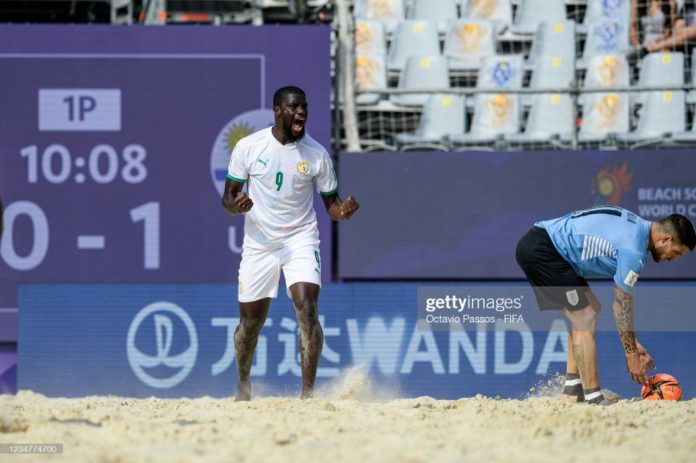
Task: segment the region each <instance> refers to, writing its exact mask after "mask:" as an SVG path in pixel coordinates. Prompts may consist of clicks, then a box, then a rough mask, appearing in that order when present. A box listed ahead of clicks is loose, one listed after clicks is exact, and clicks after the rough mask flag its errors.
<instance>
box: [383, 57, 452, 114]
mask: <svg viewBox="0 0 696 463" xmlns="http://www.w3.org/2000/svg"><path fill="white" fill-rule="evenodd" d="M398 88H399V89H409V88H411V89H424V90H441V91H443V92H444V91H446V90H447V89H449V88H450V81H449V69H448V68H447V60H446V59H445V58H444V57H442V56H411V57H409V58H408V59H407V60H406V66H405V67H404V70H403V71H402V72H401V75H400V76H399V85H398ZM427 99H428V94H427V93H412V94H394V95H391V98H390V100H391V102H392V103H394V104H397V105H402V106H418V105H423V104H425V102H426V101H427Z"/></svg>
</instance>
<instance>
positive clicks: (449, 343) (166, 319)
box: [19, 284, 696, 398]
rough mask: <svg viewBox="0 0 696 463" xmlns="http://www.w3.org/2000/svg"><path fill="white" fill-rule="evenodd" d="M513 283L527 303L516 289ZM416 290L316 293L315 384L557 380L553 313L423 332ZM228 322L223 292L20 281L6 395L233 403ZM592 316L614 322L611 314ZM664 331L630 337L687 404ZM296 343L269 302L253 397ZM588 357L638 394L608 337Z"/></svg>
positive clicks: (558, 337)
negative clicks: (352, 370) (352, 379)
mask: <svg viewBox="0 0 696 463" xmlns="http://www.w3.org/2000/svg"><path fill="white" fill-rule="evenodd" d="M599 286H602V285H599ZM512 287H513V289H514V290H515V291H519V292H520V294H522V295H523V297H527V298H531V297H532V296H531V293H530V290H529V288H528V286H527V285H525V284H514V285H512ZM604 288H605V289H607V290H609V291H610V290H611V287H610V286H609V285H604ZM417 289H418V286H417V285H416V284H340V285H336V284H332V285H327V286H325V287H324V288H323V289H322V293H321V298H320V314H321V315H322V317H323V326H324V334H325V340H326V341H325V346H324V351H323V352H322V359H321V363H320V368H319V371H318V377H319V383H322V382H326V381H329V380H331V379H332V378H336V377H337V376H339V375H340V374H341V372H342V371H344V370H345V368H347V367H349V366H351V365H355V364H361V365H365V366H366V367H367V368H368V369H369V374H370V376H371V377H372V378H373V379H374V380H375V382H376V383H377V384H380V383H382V385H383V386H385V387H387V386H388V387H390V388H393V390H394V391H395V392H396V391H398V393H399V394H401V395H404V396H419V395H430V396H433V397H436V398H458V397H462V396H471V395H474V394H477V393H481V394H485V395H489V396H495V395H499V396H502V397H513V398H521V397H524V396H526V394H527V393H528V392H529V390H530V388H532V387H534V386H535V385H536V384H538V383H540V382H542V381H545V380H547V379H549V378H550V377H552V376H553V375H554V374H555V373H557V372H560V373H564V372H565V344H564V343H565V342H566V328H565V322H564V321H563V318H562V317H561V316H560V314H558V313H557V312H544V313H541V312H539V311H537V310H536V309H534V310H531V309H530V310H527V311H526V312H525V313H524V315H525V317H529V318H528V320H527V323H526V324H527V325H529V328H525V327H524V326H521V325H520V326H519V327H518V328H519V329H509V328H508V329H507V330H506V329H504V328H503V327H500V326H496V328H495V329H493V328H492V327H491V326H489V327H488V329H487V330H481V331H478V330H467V331H457V332H455V331H444V332H431V331H428V330H423V329H422V328H419V327H418V326H417V325H416V316H417V307H416V300H417ZM601 299H602V300H603V302H605V303H606V304H608V303H609V301H605V300H604V299H605V297H604V296H602V297H601ZM529 300H530V301H532V299H529ZM641 307H642V306H640V305H639V309H640V308H641ZM662 309H664V308H660V310H662ZM655 310H657V309H656V308H654V307H651V306H650V305H646V306H645V307H644V310H643V313H653V314H657V315H655V316H657V317H660V313H659V312H655ZM683 312H686V311H683V310H682V317H683V320H689V319H690V318H691V317H690V314H689V313H683ZM236 314H237V308H236V302H235V287H234V286H232V285H24V286H22V287H21V290H20V332H19V365H20V368H19V387H20V389H31V390H35V391H37V392H40V393H43V394H46V395H49V396H83V395H91V394H117V395H126V396H136V397H148V396H152V395H155V396H161V397H180V396H202V395H210V396H216V397H225V396H230V395H233V394H234V391H235V384H236V370H235V365H234V350H233V344H232V333H233V330H234V328H235V327H236V325H237V319H236V318H235V317H236ZM672 315H674V313H673V312H672V313H671V315H670V312H665V316H667V317H669V316H672ZM602 320H603V323H604V324H605V325H606V326H609V327H610V326H611V325H612V324H613V321H612V316H611V310H605V311H604V313H603V314H602ZM642 323H643V322H642V321H639V324H642ZM675 324H676V327H674V328H673V331H671V332H668V331H659V332H657V331H656V332H648V331H645V330H644V331H640V330H639V331H640V333H639V338H640V340H641V342H642V343H643V344H644V345H645V346H646V347H647V348H648V349H649V350H650V352H651V354H652V355H653V356H654V358H655V361H656V363H657V365H658V367H659V369H660V371H664V372H669V373H671V374H673V375H675V376H676V377H677V378H678V379H679V380H680V381H681V382H682V384H683V386H684V389H685V393H686V394H685V395H686V397H693V396H694V394H693V391H694V390H696V369H695V368H694V360H693V355H692V353H691V351H692V346H693V345H694V341H696V335H695V330H693V329H689V325H688V324H687V325H684V324H683V322H680V321H678V320H675ZM680 325H681V326H683V327H684V328H683V330H681V329H679V328H678V326H680ZM297 344H298V338H297V324H296V322H295V316H294V311H293V309H292V307H291V303H290V301H289V300H288V298H287V297H285V296H281V297H280V298H279V299H277V300H275V301H274V302H273V305H272V307H271V311H270V314H269V319H268V321H267V323H266V326H265V328H264V329H263V331H262V334H261V337H260V340H259V345H258V350H257V355H256V358H255V360H254V367H253V370H252V376H253V377H254V381H255V383H256V384H257V386H259V389H260V390H262V391H263V392H264V393H266V394H269V393H273V394H289V395H296V394H298V393H299V386H300V370H299V364H298V351H297ZM598 350H599V354H600V378H601V379H602V385H603V387H605V388H609V389H611V390H613V391H615V392H617V393H619V394H620V395H622V396H624V397H633V396H636V395H637V394H638V393H639V389H640V388H639V386H637V385H636V384H634V383H633V382H631V380H630V378H629V376H628V374H627V373H626V367H625V363H624V356H623V351H622V349H621V345H620V343H619V341H618V338H617V336H616V334H615V333H614V332H612V331H611V330H610V329H606V330H605V329H604V328H603V329H602V330H601V331H600V332H599V333H598Z"/></svg>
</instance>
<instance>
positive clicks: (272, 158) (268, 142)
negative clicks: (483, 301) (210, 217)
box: [227, 127, 338, 248]
mask: <svg viewBox="0 0 696 463" xmlns="http://www.w3.org/2000/svg"><path fill="white" fill-rule="evenodd" d="M227 178H228V179H230V180H234V181H236V182H241V183H245V182H247V181H248V185H249V186H248V188H249V193H248V194H249V197H250V198H251V200H252V201H253V202H254V206H253V207H252V208H251V210H250V211H249V212H247V213H246V219H245V220H244V247H245V248H248V247H251V248H270V247H273V246H274V245H277V244H282V243H286V242H288V241H290V240H292V238H294V237H296V236H298V235H299V234H302V235H304V236H306V235H305V233H308V234H310V235H314V236H316V237H317V238H318V235H319V232H318V229H317V216H316V213H315V212H314V207H313V192H312V183H313V182H316V189H317V191H318V192H319V193H320V194H322V195H331V194H334V193H336V191H337V190H338V182H337V180H336V173H335V172H334V169H333V164H332V162H331V157H330V156H329V153H328V152H327V151H326V149H324V147H323V146H321V145H320V144H319V143H317V142H316V141H315V140H314V139H313V138H312V137H310V136H309V135H308V134H306V133H305V136H304V137H302V139H300V140H299V141H298V142H295V143H288V144H287V145H282V144H281V143H280V142H279V141H278V140H277V139H276V138H275V137H274V136H273V134H272V133H271V127H269V128H267V129H262V130H259V131H258V132H255V133H253V134H251V135H249V136H247V137H245V138H243V139H241V140H240V141H239V142H238V143H237V145H236V146H235V147H234V150H233V151H232V156H231V158H230V163H229V167H228V169H227Z"/></svg>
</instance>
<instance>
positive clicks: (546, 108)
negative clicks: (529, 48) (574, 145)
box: [506, 56, 575, 143]
mask: <svg viewBox="0 0 696 463" xmlns="http://www.w3.org/2000/svg"><path fill="white" fill-rule="evenodd" d="M574 80H575V59H574V57H570V58H569V59H566V58H562V57H559V56H543V57H540V58H538V59H537V60H536V64H535V66H534V72H533V73H532V80H531V82H530V88H568V87H569V86H570V84H571V83H572V82H573V81H574ZM523 102H524V103H527V102H529V103H530V104H531V109H530V111H529V117H528V118H527V127H526V129H525V131H524V133H521V134H514V135H511V136H507V137H506V140H508V141H511V142H519V143H525V142H544V141H549V139H550V138H551V137H572V132H573V130H574V121H573V105H572V101H571V98H570V95H569V94H555V93H554V94H550V93H541V94H536V95H531V96H530V97H526V98H524V99H523Z"/></svg>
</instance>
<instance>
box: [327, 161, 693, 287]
mask: <svg viewBox="0 0 696 463" xmlns="http://www.w3.org/2000/svg"><path fill="white" fill-rule="evenodd" d="M339 161H340V176H341V188H342V191H343V192H350V194H353V195H355V196H356V197H357V198H358V199H359V200H360V205H361V207H360V213H359V214H356V215H355V217H354V218H353V219H352V220H350V221H348V222H342V223H341V224H340V227H339V233H338V237H339V240H338V256H339V275H340V277H342V278H352V279H373V278H377V279H404V278H407V279H426V278H427V279H433V278H435V279H463V278H467V279H471V278H473V279H501V278H522V277H523V275H522V272H521V271H520V269H519V268H518V267H517V264H516V262H515V247H516V245H517V241H518V240H519V238H520V237H521V236H522V235H523V234H524V233H525V232H526V231H527V230H528V229H529V228H530V227H531V226H532V225H533V224H534V223H535V222H537V221H540V220H544V219H550V218H553V217H559V216H561V215H564V214H566V213H568V212H570V211H573V210H578V209H585V208H588V207H592V206H597V205H607V204H609V205H615V206H621V207H624V208H627V209H629V210H631V211H633V212H635V213H636V214H638V215H639V216H640V217H643V218H644V219H646V220H658V219H661V218H663V217H665V216H667V215H669V214H672V213H679V214H683V215H686V216H688V217H689V218H690V219H691V220H692V221H696V156H694V153H693V152H692V151H690V150H661V151H610V152H607V151H576V152H573V151H545V152H544V151H537V152H514V153H491V152H485V153H482V152H466V153H433V152H408V153H365V154H355V153H342V154H341V155H340V158H339ZM641 277H642V278H645V277H647V278H668V279H675V278H676V279H682V278H696V257H695V256H691V255H686V256H685V257H684V258H683V259H681V260H680V261H678V262H668V263H662V264H659V265H658V264H656V263H654V262H650V263H648V264H647V265H646V270H645V272H644V273H643V274H642V275H641Z"/></svg>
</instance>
